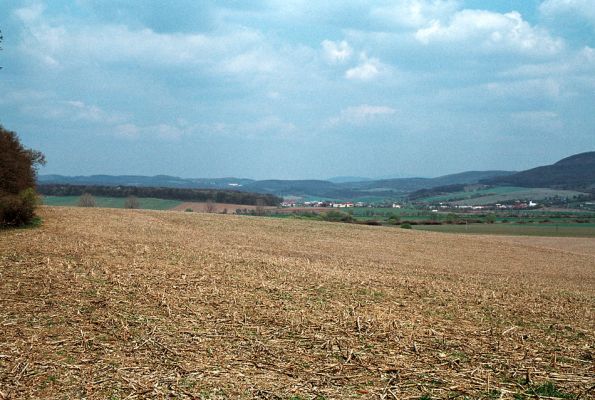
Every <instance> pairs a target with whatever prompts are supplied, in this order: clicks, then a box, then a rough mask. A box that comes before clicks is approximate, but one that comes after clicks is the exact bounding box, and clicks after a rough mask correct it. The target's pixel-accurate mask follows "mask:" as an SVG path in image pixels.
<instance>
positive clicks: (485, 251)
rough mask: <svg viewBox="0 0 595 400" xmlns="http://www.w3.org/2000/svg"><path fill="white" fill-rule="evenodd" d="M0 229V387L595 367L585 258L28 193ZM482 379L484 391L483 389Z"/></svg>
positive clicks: (469, 381)
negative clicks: (12, 222) (47, 202)
mask: <svg viewBox="0 0 595 400" xmlns="http://www.w3.org/2000/svg"><path fill="white" fill-rule="evenodd" d="M41 214H42V216H43V219H44V224H43V226H42V227H41V228H39V229H29V230H13V231H3V232H0V330H1V331H0V332H1V335H0V399H22V398H83V397H84V398H88V399H103V398H110V397H111V398H114V399H116V398H122V399H124V398H128V399H133V398H271V399H273V398H290V397H291V396H300V397H298V398H315V397H316V396H321V397H323V398H352V397H353V398H399V399H407V398H411V399H414V398H419V397H420V396H422V395H427V396H430V397H431V398H447V397H451V398H456V397H457V396H459V398H463V396H468V397H470V398H482V397H483V398H500V397H501V398H512V396H513V395H514V394H515V393H517V394H521V393H527V392H528V391H529V390H530V388H531V387H535V386H536V385H539V384H540V383H543V382H553V383H554V384H555V385H556V386H557V387H558V388H559V390H561V391H562V392H563V393H568V394H572V395H574V396H580V397H581V398H589V397H592V396H593V385H595V379H594V378H593V377H594V373H595V369H594V362H593V355H594V354H593V353H594V350H593V345H594V330H595V324H594V318H593V309H594V308H595V307H594V305H595V256H593V255H592V254H584V253H582V254H579V253H573V252H571V251H560V250H557V249H548V248H540V247H536V246H534V245H526V244H517V243H512V242H502V241H491V240H490V238H485V237H483V238H474V237H469V236H459V235H442V234H436V233H431V232H416V231H406V230H402V229H397V228H385V227H368V226H358V225H351V224H336V223H324V222H311V221H295V220H279V219H269V218H258V217H237V216H231V215H213V214H194V213H172V212H159V211H138V210H105V209H77V208H52V207H44V208H43V209H42V211H41ZM490 396H491V397H490Z"/></svg>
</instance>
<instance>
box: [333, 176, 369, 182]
mask: <svg viewBox="0 0 595 400" xmlns="http://www.w3.org/2000/svg"><path fill="white" fill-rule="evenodd" d="M372 180H373V179H372V178H363V177H361V176H335V177H332V178H328V179H327V181H329V182H332V183H349V182H369V181H372Z"/></svg>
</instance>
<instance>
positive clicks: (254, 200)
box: [37, 184, 282, 206]
mask: <svg viewBox="0 0 595 400" xmlns="http://www.w3.org/2000/svg"><path fill="white" fill-rule="evenodd" d="M37 190H38V192H39V193H40V194H43V195H46V196H81V195H83V194H85V193H88V194H91V195H94V196H105V197H131V196H134V197H152V198H157V199H168V200H180V201H197V202H207V201H212V202H215V203H224V204H242V205H253V206H255V205H264V206H276V205H279V204H280V203H281V201H282V199H281V198H280V197H277V196H274V195H272V194H262V193H251V192H240V191H236V190H217V189H183V188H167V187H142V186H98V185H62V184H43V185H38V186H37Z"/></svg>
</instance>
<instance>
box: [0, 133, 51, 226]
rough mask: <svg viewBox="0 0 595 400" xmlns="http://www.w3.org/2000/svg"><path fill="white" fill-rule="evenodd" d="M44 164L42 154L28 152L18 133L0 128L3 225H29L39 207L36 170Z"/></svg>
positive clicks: (0, 191)
mask: <svg viewBox="0 0 595 400" xmlns="http://www.w3.org/2000/svg"><path fill="white" fill-rule="evenodd" d="M43 164H45V157H44V156H43V154H42V153H40V152H39V151H35V150H31V149H27V148H25V147H23V145H22V144H21V143H20V141H19V138H18V137H17V134H16V133H15V132H12V131H9V130H6V129H4V127H2V125H0V225H3V226H19V225H24V224H28V223H30V222H31V221H32V220H33V217H34V216H35V212H34V211H35V207H36V206H37V203H38V198H37V194H36V193H35V180H36V179H35V178H36V175H37V167H38V166H39V165H43Z"/></svg>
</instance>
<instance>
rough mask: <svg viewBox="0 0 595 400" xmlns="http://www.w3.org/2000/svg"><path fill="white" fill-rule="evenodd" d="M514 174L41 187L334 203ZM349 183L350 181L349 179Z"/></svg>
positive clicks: (56, 179)
mask: <svg viewBox="0 0 595 400" xmlns="http://www.w3.org/2000/svg"><path fill="white" fill-rule="evenodd" d="M507 174H512V172H509V171H468V172H463V173H459V174H452V175H444V176H440V177H437V178H398V179H380V180H364V181H360V182H351V181H350V182H336V183H335V182H330V181H327V180H314V179H312V180H279V179H277V180H272V179H271V180H259V181H257V180H252V179H244V178H196V179H188V178H178V177H174V176H167V175H157V176H137V175H122V176H112V175H92V176H74V177H69V176H63V175H41V176H39V178H38V181H39V183H40V184H70V185H100V186H137V187H170V188H190V189H235V190H241V191H247V192H255V193H266V194H274V195H276V196H300V197H318V198H326V199H335V200H354V199H358V198H375V199H379V200H380V199H390V198H394V197H397V196H402V195H405V194H407V193H410V192H412V191H416V190H419V189H427V188H432V187H435V186H441V185H450V184H473V183H477V182H478V181H479V180H481V179H485V178H489V177H495V176H502V175H507ZM339 180H340V179H339ZM347 180H350V179H347Z"/></svg>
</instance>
